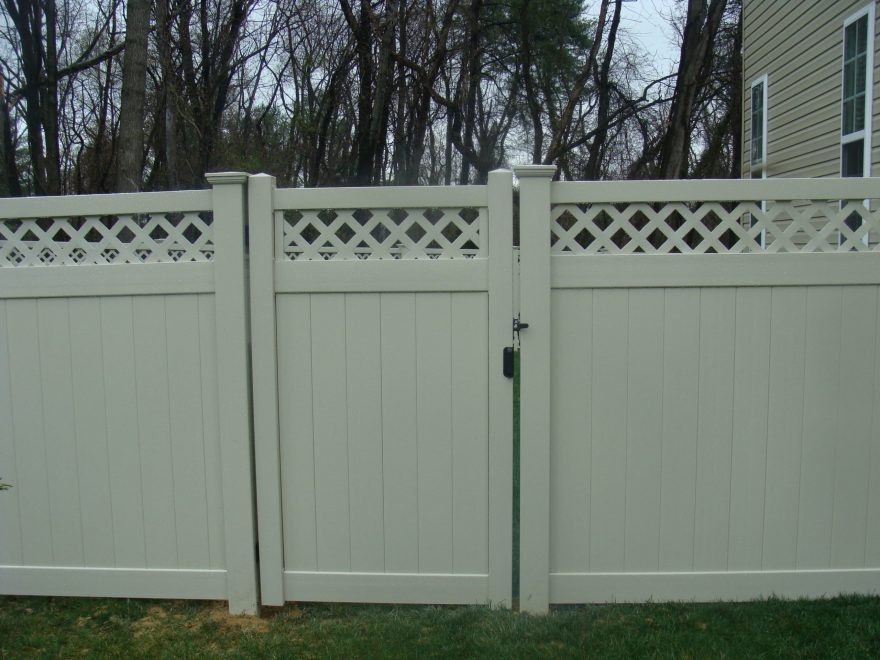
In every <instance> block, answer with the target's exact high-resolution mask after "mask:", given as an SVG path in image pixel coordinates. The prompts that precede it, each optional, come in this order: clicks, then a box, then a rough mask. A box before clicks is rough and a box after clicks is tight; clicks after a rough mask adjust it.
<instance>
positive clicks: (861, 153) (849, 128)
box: [840, 2, 874, 242]
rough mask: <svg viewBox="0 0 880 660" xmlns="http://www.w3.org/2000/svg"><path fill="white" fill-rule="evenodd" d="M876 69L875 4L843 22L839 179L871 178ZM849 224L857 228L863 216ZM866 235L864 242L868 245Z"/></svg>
mask: <svg viewBox="0 0 880 660" xmlns="http://www.w3.org/2000/svg"><path fill="white" fill-rule="evenodd" d="M873 70H874V3H873V2H872V3H871V4H870V5H868V6H867V7H865V8H864V9H861V10H860V11H858V12H856V13H855V14H853V15H852V16H850V17H849V18H847V19H846V20H845V21H844V22H843V87H842V95H841V96H842V98H841V126H840V176H843V177H863V176H871V110H872V108H871V101H872V98H873V94H874V91H873V75H872V74H873ZM846 222H847V224H848V225H849V226H850V227H851V228H853V229H855V228H856V227H858V226H859V224H860V223H861V217H860V216H859V215H858V214H855V213H854V214H853V216H852V217H850V218H848V219H847V221H846ZM867 238H868V237H867V235H866V236H865V240H866V242H867Z"/></svg>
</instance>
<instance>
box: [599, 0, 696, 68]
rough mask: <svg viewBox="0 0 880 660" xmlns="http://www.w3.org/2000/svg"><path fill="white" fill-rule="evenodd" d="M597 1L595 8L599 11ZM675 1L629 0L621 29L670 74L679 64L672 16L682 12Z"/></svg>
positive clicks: (624, 6)
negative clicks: (671, 23)
mask: <svg viewBox="0 0 880 660" xmlns="http://www.w3.org/2000/svg"><path fill="white" fill-rule="evenodd" d="M598 5H599V3H598V2H595V3H594V9H595V10H598ZM681 9H682V3H681V2H678V1H676V0H634V1H633V0H629V1H624V3H623V13H622V15H621V19H620V25H621V28H623V29H625V31H626V33H627V36H628V37H629V39H631V40H632V41H633V42H636V43H638V44H639V45H640V46H641V49H642V50H643V51H644V52H645V53H646V54H647V55H650V56H652V58H653V60H654V63H655V66H656V68H657V70H658V71H659V72H660V73H669V72H670V71H671V70H674V69H675V67H676V66H677V64H678V61H677V60H678V38H677V36H676V34H675V31H674V30H673V29H672V27H671V26H670V24H669V16H670V15H672V14H673V13H677V12H679V11H681Z"/></svg>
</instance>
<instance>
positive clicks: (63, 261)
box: [0, 211, 214, 267]
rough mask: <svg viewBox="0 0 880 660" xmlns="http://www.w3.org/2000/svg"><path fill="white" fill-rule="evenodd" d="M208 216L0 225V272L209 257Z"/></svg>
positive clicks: (32, 221)
mask: <svg viewBox="0 0 880 660" xmlns="http://www.w3.org/2000/svg"><path fill="white" fill-rule="evenodd" d="M212 221H213V218H212V214H211V213H210V212H207V211H203V212H199V213H152V214H137V215H113V216H82V217H73V218H26V219H21V220H3V221H0V267H14V266H68V265H77V264H83V265H88V264H131V263H167V262H181V261H211V260H213V258H214V241H213V227H212Z"/></svg>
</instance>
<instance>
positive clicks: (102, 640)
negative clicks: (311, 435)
mask: <svg viewBox="0 0 880 660" xmlns="http://www.w3.org/2000/svg"><path fill="white" fill-rule="evenodd" d="M114 655H117V656H126V657H128V656H133V657H174V658H178V657H209V656H220V655H222V656H230V657H302V658H397V657H419V658H568V657H571V658H575V657H577V658H582V657H588V658H645V657H649V658H654V657H659V658H877V657H880V598H865V597H846V598H837V599H833V600H821V601H788V602H786V601H776V600H770V601H763V602H755V603H740V604H735V603H726V604H725V603H720V604H705V605H699V604H649V605H607V606H590V607H576V608H562V609H557V610H554V611H553V612H552V613H551V614H550V615H549V616H546V617H533V616H528V615H524V614H516V613H513V612H510V611H504V610H491V609H488V608H481V607H415V606H407V607H404V606H376V605H347V606H346V605H295V604H291V605H289V606H288V607H285V608H281V609H277V610H273V611H270V612H268V613H264V616H263V618H260V619H255V618H248V617H230V616H228V615H227V614H226V609H225V604H223V603H198V602H185V601H141V600H104V599H84V598H78V599H74V598H17V597H5V598H0V657H4V658H5V657H10V658H12V657H16V658H17V657H32V656H41V657H65V658H67V657H106V656H114Z"/></svg>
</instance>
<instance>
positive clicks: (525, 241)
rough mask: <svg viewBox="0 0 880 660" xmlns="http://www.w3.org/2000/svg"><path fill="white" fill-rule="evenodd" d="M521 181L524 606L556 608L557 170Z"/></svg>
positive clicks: (545, 168)
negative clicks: (553, 344)
mask: <svg viewBox="0 0 880 660" xmlns="http://www.w3.org/2000/svg"><path fill="white" fill-rule="evenodd" d="M513 171H514V172H515V174H516V176H517V178H519V186H520V188H519V191H520V192H519V194H520V197H519V236H520V296H521V299H520V309H521V315H522V316H521V320H522V322H523V323H528V324H529V328H528V329H527V330H523V331H522V332H521V336H520V346H521V350H522V354H521V355H520V373H521V378H522V380H521V384H520V518H519V519H520V563H519V566H520V578H519V584H520V589H519V604H520V609H521V610H523V611H526V612H534V613H538V614H542V613H545V612H547V610H548V609H549V603H550V182H551V180H552V178H553V175H554V174H555V173H556V167H554V166H553V165H523V166H520V167H515V168H514V170H513Z"/></svg>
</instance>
